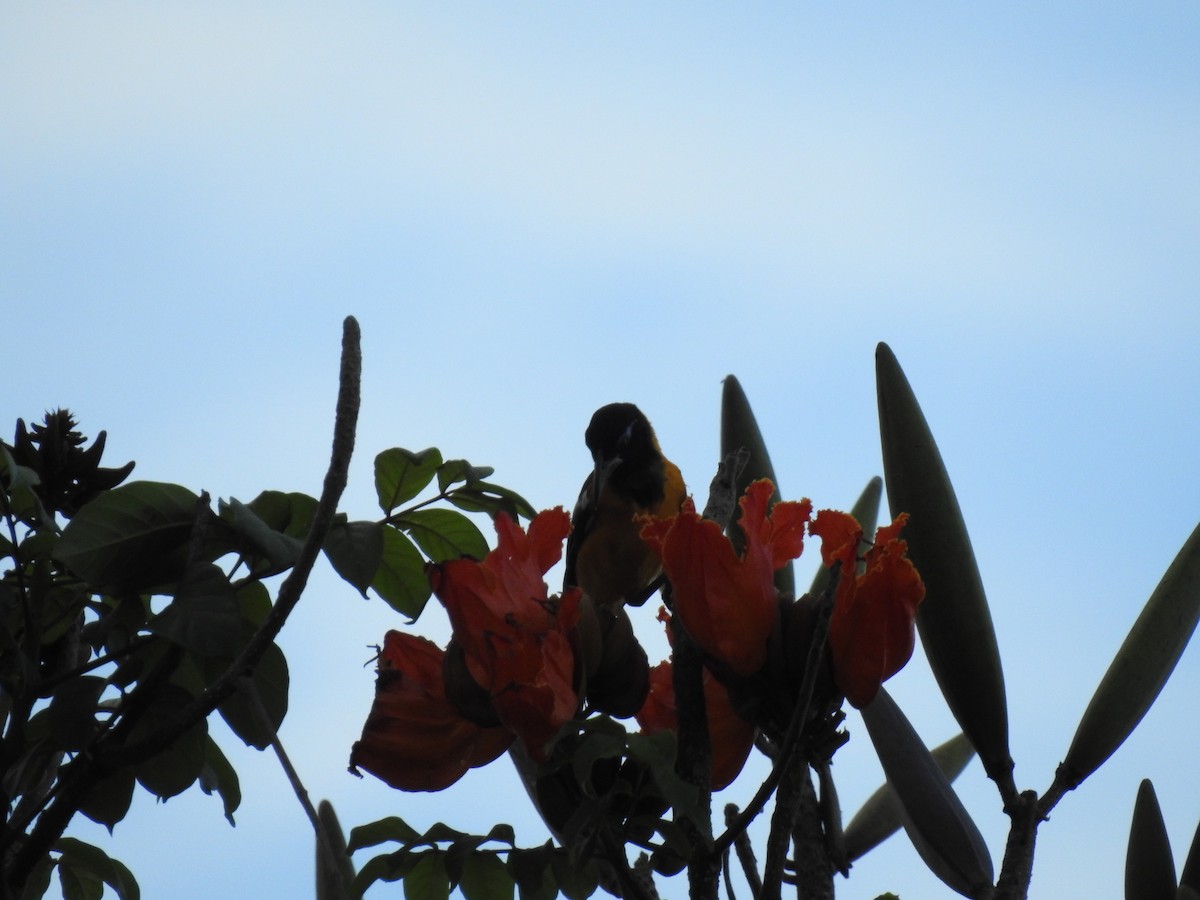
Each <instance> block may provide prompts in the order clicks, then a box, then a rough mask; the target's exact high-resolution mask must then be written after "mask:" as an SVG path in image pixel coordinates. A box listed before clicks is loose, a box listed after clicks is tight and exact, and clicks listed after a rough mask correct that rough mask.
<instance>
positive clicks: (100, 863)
mask: <svg viewBox="0 0 1200 900" xmlns="http://www.w3.org/2000/svg"><path fill="white" fill-rule="evenodd" d="M54 849H55V850H57V851H58V852H59V853H61V854H62V855H61V856H60V857H59V860H58V868H59V872H60V873H61V872H62V871H63V870H64V869H70V870H71V871H72V872H73V873H74V874H75V875H77V876H79V877H80V878H81V879H82V880H83V881H85V882H90V881H93V880H95V881H96V883H102V884H106V885H108V886H109V887H110V888H112V889H113V890H114V891H116V893H117V896H118V897H120V898H121V900H139V898H140V897H141V891H140V890H139V889H138V884H137V881H136V880H135V879H134V877H133V873H131V872H130V871H129V869H127V868H126V867H125V866H124V864H122V863H120V862H118V861H117V860H115V859H112V858H111V857H110V856H109V855H108V854H107V853H105V852H104V851H103V850H101V849H100V848H99V847H93V846H92V845H91V844H85V843H84V842H83V841H79V840H76V839H75V838H69V837H64V838H59V840H58V843H57V844H55V845H54ZM66 890H67V888H66V883H65V882H64V884H63V892H64V896H66ZM101 894H103V888H101V892H100V894H95V895H92V894H87V895H86V896H89V897H90V896H95V897H97V898H98V897H100V896H101ZM81 896H82V895H81Z"/></svg>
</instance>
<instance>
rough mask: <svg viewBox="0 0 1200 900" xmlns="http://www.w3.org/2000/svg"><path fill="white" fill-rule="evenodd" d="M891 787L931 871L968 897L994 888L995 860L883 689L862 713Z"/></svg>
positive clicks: (933, 763)
mask: <svg viewBox="0 0 1200 900" xmlns="http://www.w3.org/2000/svg"><path fill="white" fill-rule="evenodd" d="M862 715H863V721H864V722H866V725H867V733H868V734H869V735H870V737H871V743H872V744H874V745H875V753H876V754H877V755H878V756H879V762H880V763H881V764H882V765H883V772H884V774H885V775H886V776H887V780H888V784H890V785H891V786H892V789H893V790H894V791H895V792H896V797H897V798H898V799H899V801H900V814H901V821H902V823H903V824H904V830H905V831H906V832H908V836H909V838H910V839H911V840H912V842H913V846H914V847H916V849H917V853H919V854H920V856H921V859H922V860H924V861H925V865H927V866H929V869H930V871H932V872H933V874H934V875H936V876H937V877H938V878H940V879H941V880H942V882H943V883H945V884H946V885H947V886H948V887H950V888H952V889H953V890H955V891H957V892H958V893H960V894H962V895H963V896H964V897H984V896H987V895H988V894H989V893H990V892H991V888H992V874H993V869H992V858H991V856H990V855H989V854H988V849H987V845H986V844H985V843H984V842H983V835H981V834H980V833H979V829H978V828H977V827H976V826H975V823H974V822H973V821H972V819H971V817H970V815H968V814H967V811H966V809H965V808H964V807H963V805H962V802H961V801H960V800H959V799H958V795H957V794H955V793H954V788H952V787H950V782H949V781H947V780H946V776H945V775H943V774H942V770H941V769H940V768H939V767H938V764H937V763H936V762H934V759H933V757H932V756H931V755H930V753H929V751H928V750H927V749H926V748H925V745H924V744H923V743H922V742H921V738H920V737H919V736H918V735H917V732H916V731H915V730H914V729H913V727H912V725H911V724H909V721H908V719H907V718H905V716H904V713H902V712H901V711H900V707H898V706H897V705H896V703H895V701H894V700H892V698H891V696H890V695H889V694H888V692H887V691H886V690H884V689H883V688H880V689H879V693H878V694H877V695H876V696H875V699H874V700H872V701H871V702H870V703H868V704H867V705H866V706H865V707H863V709H862Z"/></svg>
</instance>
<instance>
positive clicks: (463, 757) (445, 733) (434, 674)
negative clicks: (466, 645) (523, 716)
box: [350, 631, 512, 791]
mask: <svg viewBox="0 0 1200 900" xmlns="http://www.w3.org/2000/svg"><path fill="white" fill-rule="evenodd" d="M442 655H443V654H442V651H441V650H440V649H439V648H438V647H437V646H436V645H434V644H433V643H432V642H430V641H428V640H426V639H425V638H421V637H416V636H413V635H409V634H403V633H401V632H398V631H389V632H388V633H387V636H386V637H385V638H384V645H383V652H382V653H381V654H380V656H379V678H378V681H377V683H376V688H375V701H374V703H372V704H371V712H370V713H369V714H368V716H367V721H366V724H365V725H364V726H363V732H362V737H361V739H360V740H359V741H358V742H357V743H355V745H354V748H353V750H352V751H351V755H350V766H351V769H355V768H362V769H365V770H366V771H368V772H370V773H371V774H372V775H374V776H376V777H377V778H380V779H381V780H383V781H384V782H386V783H387V784H389V785H391V786H392V787H394V788H399V789H400V790H404V791H440V790H442V789H444V788H446V787H449V786H450V785H451V784H453V783H454V782H456V781H458V779H459V778H461V777H462V776H463V774H464V773H465V772H466V771H467V769H470V768H474V767H476V766H482V765H486V764H487V763H489V762H491V761H492V760H494V759H495V758H496V757H497V756H499V755H500V754H501V753H503V752H504V751H505V750H506V749H508V745H509V744H511V743H512V734H511V733H510V732H509V731H507V730H506V729H503V728H480V727H479V726H478V725H474V724H472V723H471V722H468V721H467V720H466V719H464V718H463V717H462V716H461V715H460V714H459V713H458V710H456V709H455V708H454V706H453V704H451V703H450V701H449V700H447V699H446V694H445V688H444V684H443V682H442Z"/></svg>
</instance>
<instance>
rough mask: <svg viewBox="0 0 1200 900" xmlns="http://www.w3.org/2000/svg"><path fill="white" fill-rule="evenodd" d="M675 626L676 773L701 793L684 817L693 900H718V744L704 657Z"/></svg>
mask: <svg viewBox="0 0 1200 900" xmlns="http://www.w3.org/2000/svg"><path fill="white" fill-rule="evenodd" d="M671 621H672V627H673V630H674V639H673V642H672V648H671V655H672V657H673V660H674V662H673V664H672V680H673V682H674V688H675V709H676V711H677V721H678V723H679V724H678V728H679V731H678V739H677V747H678V750H677V751H676V757H675V771H676V772H677V773H678V774H679V777H680V778H682V779H683V780H684V781H686V782H688V784H693V785H695V786H696V788H697V789H698V791H699V798H698V800H697V802H696V810H695V812H694V814H693V815H689V816H683V817H679V823H680V825H681V826H682V827H683V829H684V831H685V833H686V834H687V836H688V840H689V842H690V843H691V845H692V850H691V854H690V855H689V857H688V889H689V890H688V897H689V898H690V900H717V892H718V888H719V882H720V874H721V854H720V853H717V852H713V850H712V744H711V741H710V739H709V734H708V713H707V710H706V708H705V705H704V680H703V676H704V654H703V652H702V651H701V650H700V648H699V647H698V646H697V645H696V642H695V641H693V640H692V637H691V635H689V634H688V633H687V632H686V631H684V630H683V629H682V628H681V627H679V626H678V625H677V624H675V623H676V622H677V620H676V619H672V620H671Z"/></svg>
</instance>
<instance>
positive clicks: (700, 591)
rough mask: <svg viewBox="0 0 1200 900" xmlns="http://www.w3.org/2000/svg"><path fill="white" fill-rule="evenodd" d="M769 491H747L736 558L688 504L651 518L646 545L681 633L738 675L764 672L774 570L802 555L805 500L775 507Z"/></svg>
mask: <svg viewBox="0 0 1200 900" xmlns="http://www.w3.org/2000/svg"><path fill="white" fill-rule="evenodd" d="M773 491H774V487H773V486H772V484H771V482H769V481H766V480H762V481H756V482H754V483H753V484H751V485H750V487H749V488H748V489H747V490H746V495H745V496H744V497H742V499H741V501H740V505H741V508H742V517H741V520H740V521H739V523H738V524H739V525H740V526H741V529H742V532H743V533H744V534H745V536H746V548H745V552H744V553H743V554H742V555H741V556H740V557H739V556H738V555H737V554H736V553H734V551H733V545H732V544H730V543H729V539H728V538H727V537H726V536H725V535H724V534H723V533H722V531H721V527H720V526H719V525H718V524H717V523H716V522H713V521H711V520H709V519H703V518H701V517H700V516H699V515H697V514H696V508H695V505H694V504H693V503H692V501H691V500H690V499H689V500H688V501H686V502H685V504H684V507H683V509H682V510H681V511H680V513H679V515H677V516H675V517H673V518H669V519H651V520H650V521H649V523H648V524H647V525H646V526H645V527H643V528H642V539H643V540H645V541H646V542H647V543H648V544H649V545H650V546H651V547H652V548H653V549H654V550H655V552H657V553H658V555H659V556H660V557H661V558H662V562H663V571H664V572H666V575H667V578H668V579H669V580H670V582H671V588H672V590H673V591H674V596H675V613H676V615H678V616H679V621H680V623H681V624H682V625H683V628H684V630H685V631H687V633H688V634H690V635H691V636H692V638H693V639H695V641H696V643H697V644H699V645H700V647H701V648H702V649H703V650H704V652H705V653H708V654H709V655H710V656H712V657H714V658H715V659H717V660H719V661H720V662H722V663H724V664H725V665H726V666H728V667H729V668H730V669H731V670H732V671H733V672H735V673H737V674H738V675H752V674H754V673H755V672H757V671H758V670H759V669H761V668H762V666H763V663H764V662H765V660H766V655H767V638H768V637H769V635H770V634H771V631H772V629H773V628H774V627H775V622H776V618H777V615H778V604H777V600H776V594H775V581H774V577H775V570H776V569H778V568H780V567H782V566H783V565H784V564H786V563H787V561H788V560H791V559H795V558H796V557H797V556H799V555H800V552H801V550H803V549H804V526H805V524H806V523H807V522H808V518H809V516H810V515H811V513H812V504H811V503H809V501H807V500H803V501H801V502H799V503H796V502H782V503H777V504H775V507H774V509H772V511H771V514H770V515H769V516H768V515H767V504H768V503H769V501H770V499H771V493H772V492H773Z"/></svg>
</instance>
